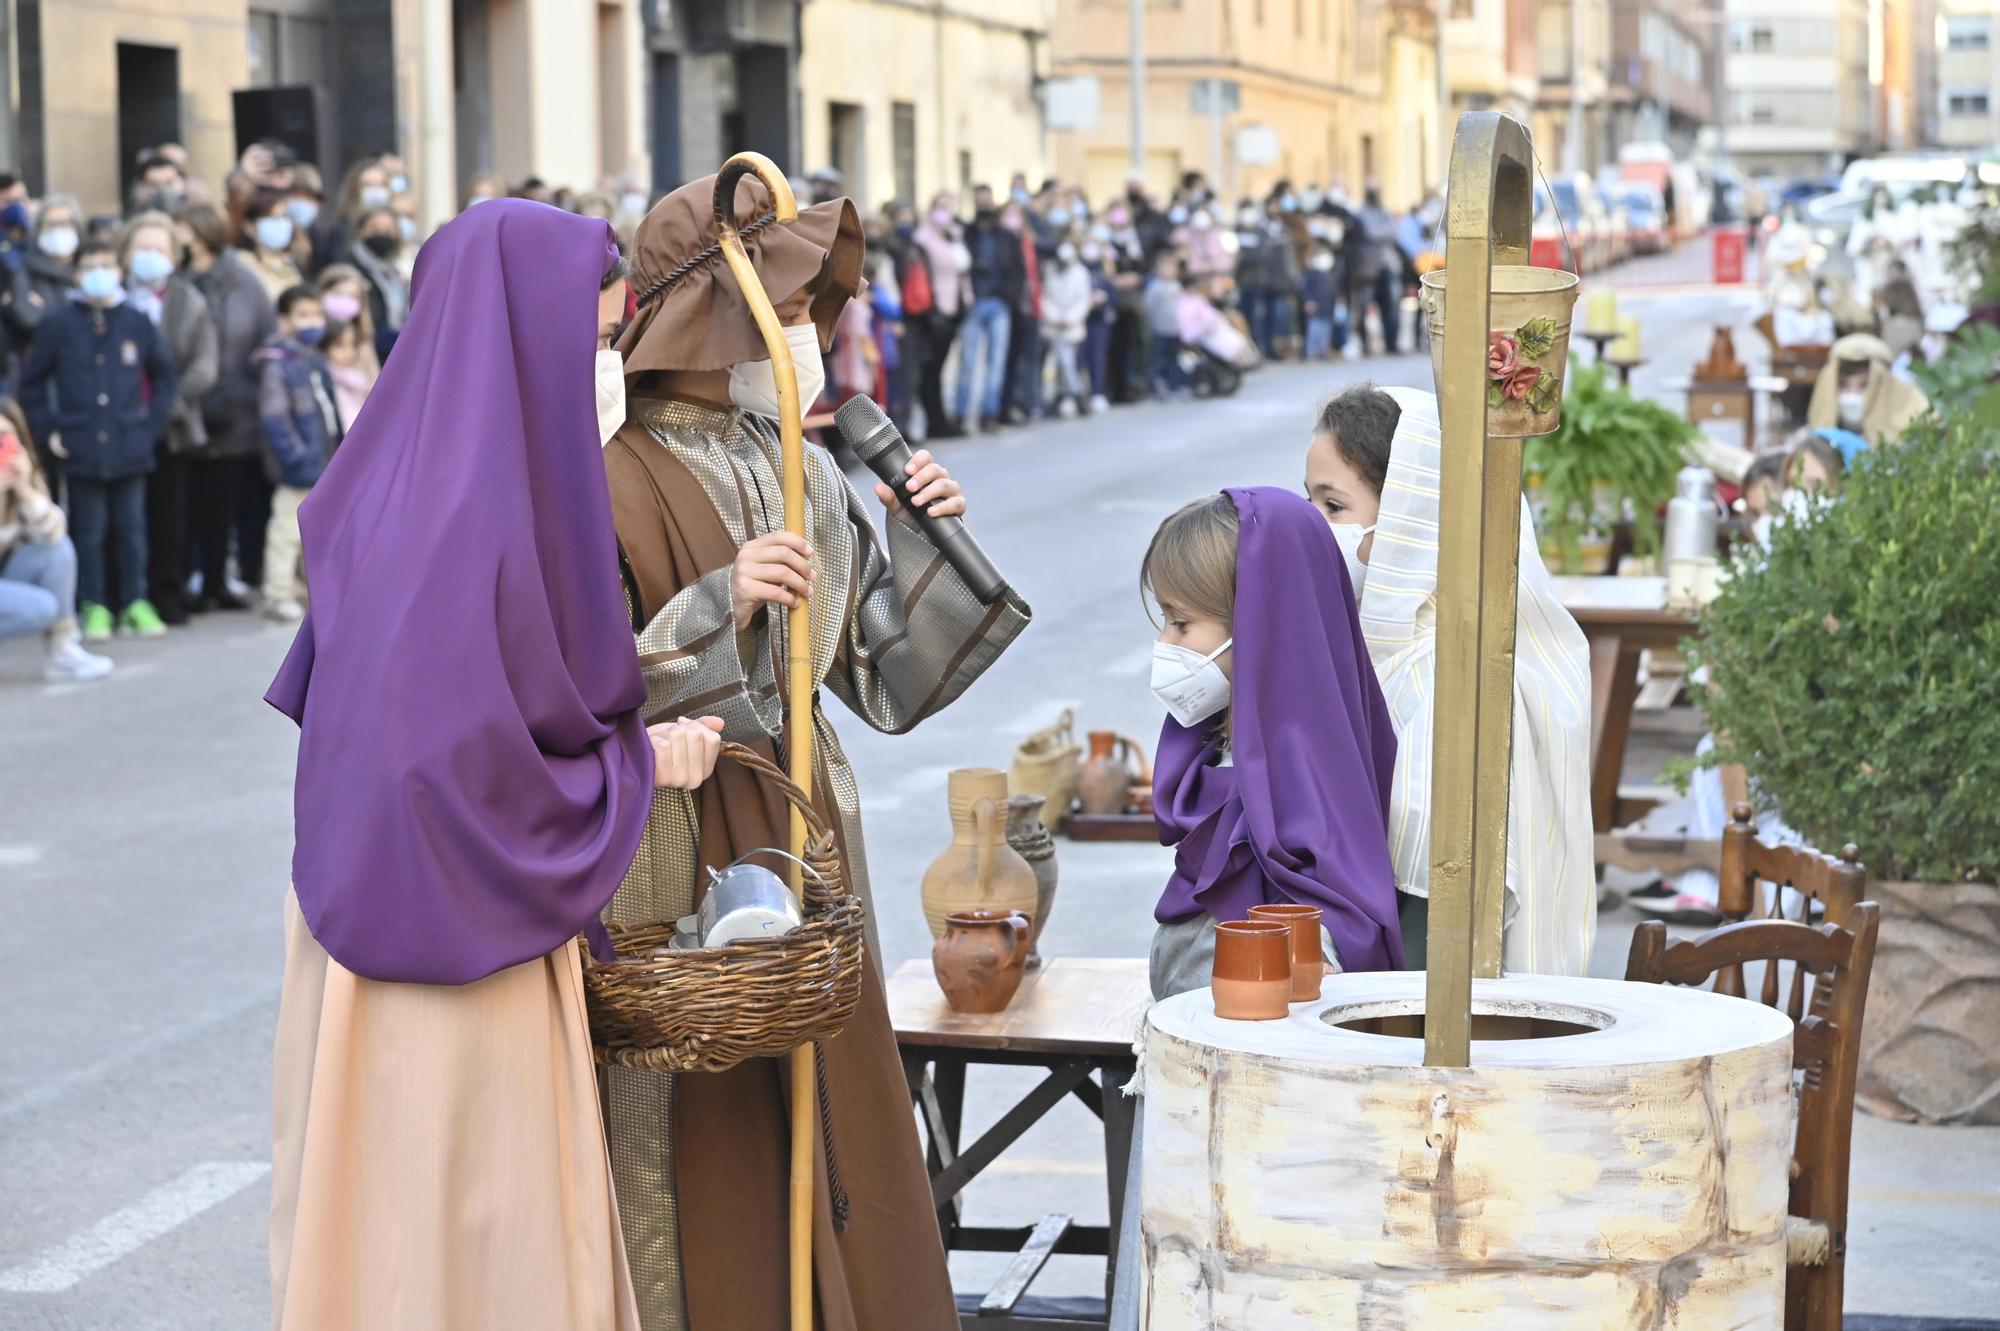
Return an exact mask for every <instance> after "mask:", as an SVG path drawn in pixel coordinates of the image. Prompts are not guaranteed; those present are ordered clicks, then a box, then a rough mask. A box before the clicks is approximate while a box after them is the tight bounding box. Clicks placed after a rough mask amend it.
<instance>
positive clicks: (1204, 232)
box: [1182, 204, 1236, 281]
mask: <svg viewBox="0 0 2000 1331" xmlns="http://www.w3.org/2000/svg"><path fill="white" fill-rule="evenodd" d="M1182 244H1183V245H1184V246H1185V247H1186V249H1187V256H1188V259H1187V263H1188V274H1189V275H1190V276H1191V277H1193V278H1194V279H1195V280H1197V281H1206V280H1207V279H1209V278H1211V277H1228V276H1229V275H1230V273H1231V271H1232V270H1233V269H1234V268H1235V266H1236V255H1235V252H1234V251H1235V235H1234V233H1232V232H1228V231H1224V230H1223V229H1222V228H1221V227H1219V226H1217V225H1216V224H1215V214H1214V213H1213V212H1211V211H1210V210H1209V208H1208V207H1207V205H1205V204H1204V205H1201V206H1198V207H1196V208H1195V209H1194V211H1193V212H1191V213H1189V214H1188V222H1187V229H1186V230H1185V232H1183V234H1182Z"/></svg>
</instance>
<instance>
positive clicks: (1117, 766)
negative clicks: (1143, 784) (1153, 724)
mask: <svg viewBox="0 0 2000 1331" xmlns="http://www.w3.org/2000/svg"><path fill="white" fill-rule="evenodd" d="M1133 754H1134V751H1133V748H1132V742H1131V741H1130V740H1128V739H1125V738H1124V737H1123V736H1121V735H1119V733H1118V732H1117V731H1115V730H1093V731H1091V732H1090V756H1089V757H1088V758H1086V759H1085V760H1084V763H1083V770H1081V771H1080V772H1078V773H1077V775H1076V806H1077V808H1078V809H1079V810H1080V811H1082V812H1084V813H1087V814H1094V815H1098V816H1102V815H1105V814H1114V813H1123V812H1125V810H1126V808H1127V806H1128V805H1129V803H1130V798H1129V792H1130V790H1131V787H1132V782H1133V779H1134V778H1135V777H1136V776H1137V774H1138V768H1137V767H1136V766H1135V765H1134V763H1133V761H1132V759H1133Z"/></svg>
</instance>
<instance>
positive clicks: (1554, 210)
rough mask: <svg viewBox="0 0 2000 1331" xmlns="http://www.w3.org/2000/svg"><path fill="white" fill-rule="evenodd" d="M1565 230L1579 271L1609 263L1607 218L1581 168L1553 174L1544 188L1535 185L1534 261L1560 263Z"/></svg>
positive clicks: (1555, 265) (1548, 263) (1588, 271)
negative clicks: (1578, 170) (1568, 172)
mask: <svg viewBox="0 0 2000 1331" xmlns="http://www.w3.org/2000/svg"><path fill="white" fill-rule="evenodd" d="M1558 218H1560V219H1561V226H1560V227H1558V225H1557V219H1558ZM1565 233H1566V234H1567V235H1568V236H1569V243H1570V246H1571V247H1572V248H1573V249H1574V250H1575V252H1576V259H1575V263H1576V267H1577V271H1578V272H1580V273H1594V272H1597V271H1598V270H1600V269H1602V268H1604V267H1606V266H1608V264H1609V263H1610V258H1609V252H1610V245H1611V237H1610V219H1609V218H1608V217H1606V216H1605V213H1604V204H1603V201H1602V200H1600V199H1599V198H1598V197H1597V191H1596V190H1595V189H1593V188H1591V187H1590V177H1589V176H1587V175H1585V174H1584V173H1582V172H1578V173H1577V174H1576V175H1574V176H1552V177H1550V178H1549V180H1548V188H1547V189H1546V190H1544V189H1543V188H1542V186H1541V185H1539V184H1538V185H1537V186H1536V187H1535V217H1534V235H1535V247H1534V255H1535V257H1534V259H1533V262H1535V263H1538V264H1542V265H1543V266H1544V267H1550V268H1557V267H1561V266H1562V258H1561V257H1560V249H1561V237H1562V235H1563V234H1565ZM1544 256H1547V257H1544Z"/></svg>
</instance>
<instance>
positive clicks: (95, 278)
mask: <svg viewBox="0 0 2000 1331" xmlns="http://www.w3.org/2000/svg"><path fill="white" fill-rule="evenodd" d="M76 284H77V286H78V287H79V288H81V289H82V291H83V295H84V299H86V300H93V301H99V302H102V301H107V300H111V299H113V298H114V297H116V296H117V295H118V293H119V292H120V291H123V290H124V289H125V287H124V282H123V280H122V279H121V278H120V277H119V276H118V270H117V269H116V268H86V269H84V270H83V273H82V275H81V276H79V277H78V278H77V279H76Z"/></svg>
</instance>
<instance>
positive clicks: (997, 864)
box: [923, 767, 1039, 938]
mask: <svg viewBox="0 0 2000 1331" xmlns="http://www.w3.org/2000/svg"><path fill="white" fill-rule="evenodd" d="M948 785H949V787H950V796H951V845H949V846H947V847H946V848H945V852H944V853H943V854H942V855H940V856H938V857H937V859H935V860H933V861H932V862H931V866H930V868H928V869H926V870H925V871H924V886H923V903H924V920H925V922H926V923H927V924H929V925H930V927H931V937H932V938H942V937H944V917H945V916H947V915H949V914H950V913H951V912H952V911H955V910H973V909H984V910H998V911H1009V910H1018V911H1020V912H1021V913H1022V914H1023V915H1026V916H1028V917H1029V918H1030V919H1032V918H1034V912H1035V909H1036V906H1037V904H1038V901H1039V890H1038V888H1037V886H1036V883H1035V871H1034V869H1033V868H1032V867H1031V866H1030V865H1029V864H1028V862H1027V861H1026V860H1024V859H1022V858H1021V856H1020V854H1019V853H1018V852H1017V851H1015V849H1014V848H1013V847H1012V846H1009V845H1008V844H1007V828H1006V825H1005V821H1004V818H1005V816H1004V813H1003V810H1004V808H1005V806H1006V803H1007V774H1006V773H1005V772H1002V771H998V770H996V769H994V768H991V767H961V768H959V769H958V770H957V771H955V772H953V773H952V774H951V776H950V777H949V779H948Z"/></svg>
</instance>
